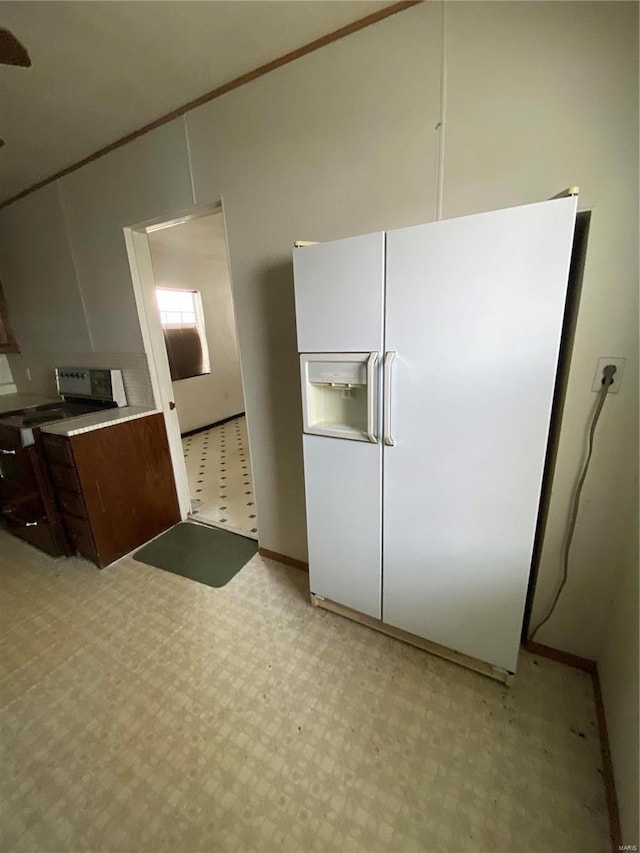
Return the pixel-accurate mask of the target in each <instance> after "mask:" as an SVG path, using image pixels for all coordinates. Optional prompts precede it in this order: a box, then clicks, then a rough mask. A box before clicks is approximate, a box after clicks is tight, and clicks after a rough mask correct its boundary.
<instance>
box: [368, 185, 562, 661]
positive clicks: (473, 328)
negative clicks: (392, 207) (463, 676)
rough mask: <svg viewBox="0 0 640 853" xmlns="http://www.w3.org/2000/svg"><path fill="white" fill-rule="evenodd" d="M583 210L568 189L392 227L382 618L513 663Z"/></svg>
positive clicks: (388, 260) (476, 653)
mask: <svg viewBox="0 0 640 853" xmlns="http://www.w3.org/2000/svg"><path fill="white" fill-rule="evenodd" d="M576 207H577V198H575V197H571V198H564V199H558V200H554V201H548V202H543V203H541V204H533V205H527V206H525V207H516V208H511V209H509V210H498V211H494V212H490V213H482V214H479V215H474V216H468V217H464V218H462V219H453V220H448V221H441V222H434V223H431V224H428V225H421V226H417V227H413V228H405V229H402V230H398V231H391V232H389V233H388V235H387V257H386V269H387V303H386V338H385V350H386V351H388V352H392V351H395V353H396V355H395V358H394V359H393V361H392V363H391V365H390V366H389V369H388V371H387V373H388V385H387V387H386V388H385V400H386V399H387V398H388V399H389V401H390V410H389V411H388V412H385V437H386V434H387V433H388V435H389V436H390V437H391V439H392V442H393V443H392V444H389V443H387V444H384V445H383V447H384V463H383V466H384V507H383V517H384V534H383V542H384V553H383V566H384V580H383V619H384V621H385V622H387V623H389V624H391V625H394V626H397V627H399V628H403V629H404V630H406V631H410V632H411V633H413V634H417V635H419V636H421V637H425V638H427V639H429V640H432V641H434V642H436V643H439V644H441V645H443V646H447V647H449V648H451V649H454V650H456V651H459V652H463V653H465V654H467V655H471V656H473V657H475V658H478V659H480V660H483V661H486V662H488V663H490V664H492V665H493V666H495V667H498V668H501V669H504V670H507V671H510V672H515V669H516V663H517V657H518V648H519V640H520V631H521V625H522V618H523V611H524V604H525V596H526V590H527V582H528V578H529V571H530V565H531V557H532V550H533V541H534V534H535V529H536V519H537V513H538V503H539V500H540V491H541V483H542V474H543V467H544V460H545V453H546V447H547V437H548V431H549V421H550V414H551V405H552V399H553V392H554V383H555V377H556V369H557V360H558V351H559V346H560V337H561V331H562V323H563V314H564V305H565V297H566V288H567V279H568V274H569V264H570V259H571V248H572V239H573V230H574V223H575V216H576ZM387 364H388V361H387Z"/></svg>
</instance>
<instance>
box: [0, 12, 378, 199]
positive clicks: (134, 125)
mask: <svg viewBox="0 0 640 853" xmlns="http://www.w3.org/2000/svg"><path fill="white" fill-rule="evenodd" d="M390 5H393V4H392V3H388V2H379V0H373V2H371V0H357V2H351V0H330V2H327V0H312V2H309V0H302V2H298V0H258V1H257V2H252V0H164V2H156V0H137V2H131V0H128V2H111V0H106V2H105V1H104V0H97V2H87V0H84V2H76V0H62V2H58V1H57V0H55V2H52V0H44V1H43V0H39V2H32V0H19V1H18V0H10V1H9V2H6V0H3V2H0V22H1V25H2V26H3V27H5V28H7V29H9V30H11V31H12V32H13V34H14V35H15V36H16V37H17V38H18V39H19V40H20V41H21V42H22V43H23V44H24V45H25V47H26V48H27V50H28V51H29V54H30V56H31V60H32V63H33V66H32V67H31V68H18V67H13V66H0V137H2V138H3V139H4V140H5V145H4V146H3V147H2V148H0V199H7V198H9V197H11V196H13V195H15V194H16V193H18V192H20V191H21V190H23V189H25V188H26V187H28V186H30V185H32V184H34V183H37V182H38V181H40V180H42V179H44V178H47V177H49V176H50V175H52V174H54V173H55V172H58V171H60V170H61V169H64V168H65V167H67V166H69V165H72V164H73V163H75V162H77V161H78V160H81V159H82V158H83V157H86V156H88V155H89V154H92V153H93V152H94V151H96V150H98V149H99V148H102V147H103V146H106V145H108V144H109V143H110V142H113V141H115V140H117V139H119V138H120V137H122V136H125V135H126V134H128V133H130V132H132V131H134V130H136V129H138V128H140V127H142V126H143V125H145V124H147V123H149V122H151V121H153V120H154V119H157V118H159V117H161V116H163V115H165V114H166V113H169V112H171V111H172V110H174V109H177V108H178V107H180V106H182V105H183V104H185V103H186V102H188V101H190V100H192V99H194V98H197V97H199V96H200V95H203V94H204V93H205V92H208V91H210V90H212V89H215V88H217V87H218V86H221V85H222V84H224V83H227V82H229V81H231V80H233V79H235V78H236V77H239V76H240V75H242V74H244V73H246V72H248V71H251V70H253V69H255V68H257V67H259V66H260V65H263V64H265V63H266V62H269V61H271V60H273V59H276V58H278V57H280V56H282V55H283V54H285V53H288V52H289V51H291V50H295V49H296V48H299V47H302V46H303V45H304V44H307V43H308V42H310V41H313V40H314V39H317V38H319V37H321V36H323V35H326V34H327V33H330V32H333V31H334V30H336V29H338V28H339V27H342V26H344V25H345V24H348V23H351V22H352V21H356V20H358V19H360V18H363V17H365V16H366V15H368V14H370V13H372V12H376V11H378V10H380V9H382V8H384V7H385V6H390Z"/></svg>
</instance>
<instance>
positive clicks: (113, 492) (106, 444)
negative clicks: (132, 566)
mask: <svg viewBox="0 0 640 853" xmlns="http://www.w3.org/2000/svg"><path fill="white" fill-rule="evenodd" d="M38 444H39V445H40V449H41V451H42V456H43V458H44V459H46V463H47V469H48V472H49V479H50V481H51V484H52V488H53V492H54V494H55V497H56V500H57V504H58V507H59V509H60V513H61V515H62V520H63V525H64V529H65V532H66V534H67V538H68V540H69V543H70V546H71V552H72V553H77V554H80V555H82V556H83V557H86V558H87V559H88V560H91V561H92V562H94V563H95V564H96V565H97V566H99V567H100V568H102V567H104V566H108V565H109V564H110V563H112V562H113V561H114V560H117V559H118V558H119V557H122V556H123V555H124V554H127V553H128V552H129V551H132V550H133V549H134V548H137V547H139V546H140V545H143V544H144V543H145V542H148V541H149V539H153V537H154V536H157V535H158V534H159V533H162V532H163V531H164V530H167V528H169V527H171V526H172V525H174V524H177V523H178V522H179V521H180V509H179V506H178V498H177V495H176V489H175V483H174V479H173V469H172V466H171V458H170V455H169V445H168V441H167V434H166V430H165V426H164V418H163V416H162V415H161V414H155V415H148V416H146V417H142V418H137V419H136V420H131V421H125V422H123V423H115V424H112V425H110V426H106V427H103V428H101V429H96V430H92V431H90V432H85V433H81V434H80V435H74V436H71V437H66V436H58V435H52V434H50V433H40V435H39V438H38Z"/></svg>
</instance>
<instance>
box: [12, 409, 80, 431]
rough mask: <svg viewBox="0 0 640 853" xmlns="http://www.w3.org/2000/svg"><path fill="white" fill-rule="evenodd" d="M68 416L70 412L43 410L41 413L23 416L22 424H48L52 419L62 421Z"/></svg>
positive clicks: (28, 425)
mask: <svg viewBox="0 0 640 853" xmlns="http://www.w3.org/2000/svg"><path fill="white" fill-rule="evenodd" d="M68 417H69V415H68V413H67V412H64V411H57V412H56V411H49V412H41V413H40V414H39V415H34V416H33V417H27V418H23V419H22V424H23V426H26V427H31V426H38V424H47V423H50V422H52V421H62V420H64V419H65V418H68Z"/></svg>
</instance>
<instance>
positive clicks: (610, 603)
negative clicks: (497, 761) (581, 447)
mask: <svg viewBox="0 0 640 853" xmlns="http://www.w3.org/2000/svg"><path fill="white" fill-rule="evenodd" d="M637 470H638V469H637V465H636V472H637ZM636 484H637V480H636ZM627 516H628V518H627V520H628V530H627V534H626V536H625V540H626V541H625V546H626V547H625V549H624V552H623V554H622V558H621V560H620V563H619V564H618V565H615V564H614V565H611V566H610V567H609V568H610V571H611V579H612V581H613V583H612V585H611V588H610V589H609V590H608V591H607V594H606V598H605V600H604V601H603V602H602V604H603V609H604V610H605V613H606V624H605V631H604V643H603V646H602V648H601V650H600V652H599V654H598V671H599V674H600V684H601V687H602V697H603V701H604V707H605V711H606V717H607V728H608V730H609V742H610V745H611V757H612V760H613V766H614V770H615V778H616V789H617V795H618V807H619V810H620V824H621V828H622V842H623V844H637V843H638V839H639V837H640V827H639V825H638V802H639V801H640V792H639V790H638V767H639V766H640V756H639V751H638V690H639V689H640V685H639V674H640V667H638V591H639V589H638V562H639V560H640V555H639V553H638V536H639V534H640V531H639V529H638V499H637V496H636V499H635V500H634V501H633V502H632V503H631V505H630V506H629V507H628V512H627Z"/></svg>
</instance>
